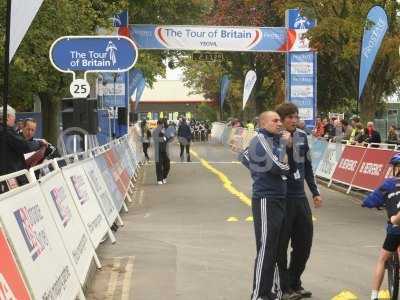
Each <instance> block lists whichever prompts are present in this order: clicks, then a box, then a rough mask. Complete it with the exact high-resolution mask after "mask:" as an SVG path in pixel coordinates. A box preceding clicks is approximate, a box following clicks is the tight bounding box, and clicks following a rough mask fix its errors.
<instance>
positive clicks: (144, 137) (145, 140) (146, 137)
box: [140, 120, 151, 161]
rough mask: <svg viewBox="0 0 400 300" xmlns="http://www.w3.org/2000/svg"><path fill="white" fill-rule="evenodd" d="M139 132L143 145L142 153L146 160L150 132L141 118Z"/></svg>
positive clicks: (147, 158)
mask: <svg viewBox="0 0 400 300" xmlns="http://www.w3.org/2000/svg"><path fill="white" fill-rule="evenodd" d="M140 127H141V134H142V145H143V153H144V156H145V157H146V160H147V161H149V160H150V158H149V154H148V153H147V149H149V147H150V138H151V132H150V129H149V128H148V127H147V123H146V120H143V121H142V123H141V126H140Z"/></svg>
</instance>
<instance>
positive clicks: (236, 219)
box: [226, 217, 239, 222]
mask: <svg viewBox="0 0 400 300" xmlns="http://www.w3.org/2000/svg"><path fill="white" fill-rule="evenodd" d="M226 221H227V222H237V221H239V219H238V218H236V217H229V218H228V219H227V220H226Z"/></svg>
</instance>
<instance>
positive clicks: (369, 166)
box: [359, 162, 383, 176]
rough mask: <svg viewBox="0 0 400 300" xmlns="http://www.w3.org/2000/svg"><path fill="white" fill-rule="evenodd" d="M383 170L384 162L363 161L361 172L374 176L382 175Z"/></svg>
mask: <svg viewBox="0 0 400 300" xmlns="http://www.w3.org/2000/svg"><path fill="white" fill-rule="evenodd" d="M382 170H383V165H382V164H376V163H372V162H363V163H362V165H361V168H360V171H359V173H363V174H367V175H372V176H380V174H381V172H382Z"/></svg>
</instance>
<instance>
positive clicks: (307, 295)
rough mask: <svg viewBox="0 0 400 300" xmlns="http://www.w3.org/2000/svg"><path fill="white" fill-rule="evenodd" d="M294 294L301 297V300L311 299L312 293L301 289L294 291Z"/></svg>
mask: <svg viewBox="0 0 400 300" xmlns="http://www.w3.org/2000/svg"><path fill="white" fill-rule="evenodd" d="M295 292H296V293H297V294H299V295H300V296H301V298H311V296H312V293H311V292H310V291H307V290H305V289H304V288H303V287H300V288H299V289H296V290H295Z"/></svg>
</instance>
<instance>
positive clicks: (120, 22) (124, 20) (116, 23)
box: [112, 10, 128, 27]
mask: <svg viewBox="0 0 400 300" xmlns="http://www.w3.org/2000/svg"><path fill="white" fill-rule="evenodd" d="M112 21H113V27H126V26H128V11H127V10H124V11H122V12H120V13H119V14H117V15H114V17H113V18H112Z"/></svg>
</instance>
